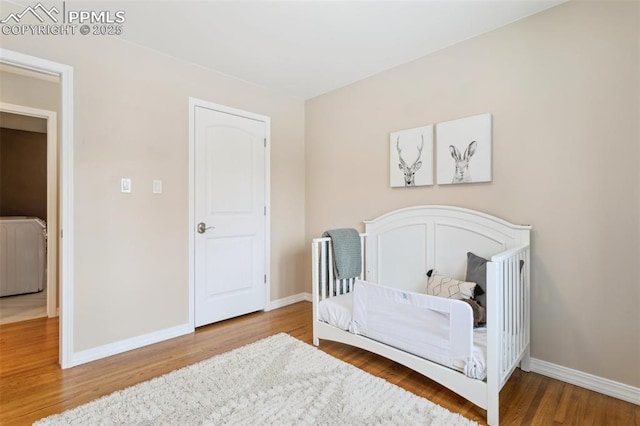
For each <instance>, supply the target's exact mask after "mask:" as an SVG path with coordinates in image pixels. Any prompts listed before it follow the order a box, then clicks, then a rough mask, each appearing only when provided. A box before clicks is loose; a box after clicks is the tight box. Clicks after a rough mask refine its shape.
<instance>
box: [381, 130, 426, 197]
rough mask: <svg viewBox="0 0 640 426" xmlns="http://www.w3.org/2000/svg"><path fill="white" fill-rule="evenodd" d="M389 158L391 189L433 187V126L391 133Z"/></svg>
mask: <svg viewBox="0 0 640 426" xmlns="http://www.w3.org/2000/svg"><path fill="white" fill-rule="evenodd" d="M389 156H390V164H389V179H390V184H391V187H412V186H421V185H433V126H432V125H429V126H424V127H418V128H415V129H408V130H400V131H397V132H392V133H391V135H390V138H389Z"/></svg>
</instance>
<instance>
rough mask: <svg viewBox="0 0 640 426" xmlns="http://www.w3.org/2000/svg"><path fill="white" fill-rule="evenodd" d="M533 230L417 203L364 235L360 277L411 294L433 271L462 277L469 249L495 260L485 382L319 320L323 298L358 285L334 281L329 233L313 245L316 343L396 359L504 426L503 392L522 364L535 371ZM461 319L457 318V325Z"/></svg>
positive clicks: (372, 224) (490, 272)
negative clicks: (531, 282)
mask: <svg viewBox="0 0 640 426" xmlns="http://www.w3.org/2000/svg"><path fill="white" fill-rule="evenodd" d="M530 229H531V228H530V227H529V226H526V225H514V224H510V223H508V222H506V221H504V220H502V219H499V218H496V217H493V216H490V215H487V214H484V213H481V212H477V211H473V210H468V209H463V208H459V207H449V206H417V207H410V208H406V209H401V210H396V211H393V212H390V213H388V214H385V215H383V216H380V217H379V218H377V219H374V220H371V221H365V233H364V234H361V244H362V250H363V256H362V262H363V263H362V265H363V269H362V270H363V276H361V277H360V278H361V279H366V280H368V281H370V282H374V283H378V284H381V285H385V286H393V287H395V288H400V289H401V290H405V291H411V292H423V291H424V286H425V281H426V272H427V271H428V270H429V269H435V270H437V271H438V272H439V273H441V274H445V275H448V276H452V277H456V278H460V279H464V278H465V269H466V260H467V258H466V253H467V252H473V253H475V254H477V255H479V256H482V257H484V258H486V259H489V260H490V261H489V262H487V285H486V286H487V289H486V305H487V306H486V308H487V324H488V327H487V345H486V380H477V379H472V378H470V377H467V376H466V375H464V374H462V373H460V372H459V371H456V370H453V369H451V368H447V367H444V366H442V365H440V364H438V363H435V362H432V361H429V360H427V359H424V358H421V357H418V356H416V355H413V354H411V353H409V352H405V351H402V350H399V349H396V348H394V347H391V346H389V345H386V344H384V343H381V342H379V341H376V340H372V339H369V338H367V337H363V336H360V335H357V334H353V333H350V332H348V331H344V330H342V329H340V328H337V327H334V326H332V325H329V324H327V323H326V322H323V321H321V320H320V317H319V313H318V305H319V304H320V302H321V301H323V300H325V299H327V298H331V297H335V296H339V295H342V294H345V293H348V292H351V291H353V286H354V282H355V279H350V280H336V279H335V277H334V275H333V268H332V267H331V266H330V265H332V262H333V259H332V250H331V240H330V239H329V238H317V239H314V240H313V245H312V256H313V258H312V262H313V277H312V278H313V294H312V297H313V341H314V344H315V345H316V346H317V345H319V343H320V339H324V340H331V341H336V342H341V343H345V344H348V345H351V346H355V347H358V348H362V349H365V350H368V351H371V352H374V353H376V354H379V355H382V356H384V357H386V358H389V359H391V360H394V361H396V362H398V363H400V364H403V365H405V366H407V367H409V368H411V369H413V370H415V371H417V372H419V373H421V374H423V375H425V376H427V377H429V378H431V379H432V380H434V381H436V382H438V383H440V384H442V385H444V386H446V387H447V388H449V389H451V390H452V391H454V392H456V393H457V394H459V395H461V396H462V397H464V398H466V399H467V400H469V401H470V402H472V403H474V404H475V405H477V406H479V407H481V408H483V409H486V410H487V422H488V423H489V424H490V425H498V423H499V393H500V390H501V389H502V387H503V386H504V384H505V383H506V381H507V380H508V379H509V377H510V375H511V373H512V372H513V371H514V369H515V368H516V367H517V366H518V365H519V366H520V368H521V369H522V370H524V371H529V370H530V365H529V364H530V360H529V337H530V335H529V315H530V308H529V293H530V290H529V271H530V254H529V242H530ZM521 265H524V266H523V267H522V266H521ZM425 297H426V296H425ZM429 297H431V296H429ZM456 322H457V321H456V319H455V318H451V323H456ZM469 327H472V324H469Z"/></svg>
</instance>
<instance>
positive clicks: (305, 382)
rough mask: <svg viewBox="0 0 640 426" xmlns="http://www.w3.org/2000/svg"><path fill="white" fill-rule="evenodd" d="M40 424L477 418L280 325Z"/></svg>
mask: <svg viewBox="0 0 640 426" xmlns="http://www.w3.org/2000/svg"><path fill="white" fill-rule="evenodd" d="M35 424H36V425H218V424H224V425H251V426H253V425H316V424H324V425H456V426H457V425H465V426H466V425H475V424H476V423H475V422H472V421H470V420H468V419H466V418H464V417H462V416H460V415H459V414H454V413H452V412H450V411H448V410H446V409H444V408H442V407H440V406H439V405H436V404H434V403H432V402H430V401H429V400H427V399H424V398H421V397H418V396H416V395H414V394H412V393H410V392H407V391H405V390H404V389H402V388H400V387H398V386H395V385H393V384H391V383H389V382H387V381H385V380H383V379H380V378H378V377H375V376H372V375H371V374H369V373H366V372H364V371H362V370H360V369H358V368H356V367H354V366H352V365H350V364H347V363H345V362H343V361H340V360H338V359H336V358H334V357H332V356H330V355H328V354H326V353H324V352H322V351H321V350H319V349H317V348H315V347H313V346H311V345H307V344H306V343H303V342H301V341H299V340H297V339H295V338H293V337H291V336H289V335H287V334H284V333H281V334H277V335H275V336H271V337H268V338H266V339H263V340H260V341H258V342H256V343H253V344H250V345H247V346H244V347H241V348H238V349H235V350H233V351H231V352H227V353H224V354H221V355H218V356H215V357H213V358H211V359H208V360H206V361H202V362H200V363H197V364H194V365H191V366H189V367H185V368H182V369H180V370H176V371H173V372H171V373H169V374H165V375H164V376H160V377H157V378H155V379H152V380H149V381H147V382H143V383H140V384H137V385H135V386H131V387H129V388H127V389H124V390H122V391H118V392H114V393H112V394H111V395H108V396H105V397H103V398H100V399H97V400H95V401H92V402H90V403H88V404H85V405H81V406H80V407H77V408H74V409H72V410H68V411H65V412H64V413H62V414H57V415H53V416H50V417H46V418H44V419H41V420H39V421H38V422H36V423H35Z"/></svg>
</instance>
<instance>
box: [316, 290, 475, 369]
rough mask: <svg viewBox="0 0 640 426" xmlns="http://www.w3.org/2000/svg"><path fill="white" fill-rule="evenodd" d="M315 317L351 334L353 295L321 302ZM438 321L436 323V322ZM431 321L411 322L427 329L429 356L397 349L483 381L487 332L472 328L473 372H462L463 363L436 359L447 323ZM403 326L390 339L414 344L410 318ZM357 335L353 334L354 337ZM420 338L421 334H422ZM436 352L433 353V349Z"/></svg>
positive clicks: (446, 331) (394, 328) (405, 318)
mask: <svg viewBox="0 0 640 426" xmlns="http://www.w3.org/2000/svg"><path fill="white" fill-rule="evenodd" d="M318 315H319V317H320V319H321V320H322V321H324V322H326V323H327V324H330V325H332V326H334V327H337V328H340V329H341V330H345V331H349V332H351V333H354V332H355V327H354V325H353V324H352V318H353V294H352V293H347V294H343V295H340V296H335V297H331V298H328V299H325V300H323V301H321V302H320V303H319V305H318ZM438 318H440V320H438ZM433 319H434V321H428V322H423V321H418V318H416V319H415V322H414V325H415V326H416V327H421V328H422V329H423V330H425V329H428V330H429V331H430V332H432V333H429V334H432V335H433V339H430V341H429V345H430V346H431V347H432V348H431V349H430V350H429V352H428V353H427V352H425V350H424V349H423V348H406V347H402V348H398V349H401V350H404V351H407V352H410V353H413V354H414V355H417V356H420V357H422V358H426V359H429V360H430V361H434V362H437V363H438V364H441V365H444V366H445V367H449V368H452V369H454V370H457V371H460V372H461V373H464V374H466V375H467V376H469V377H471V378H473V379H479V380H484V379H485V378H486V376H487V363H486V359H487V329H486V327H482V328H476V329H474V331H473V354H472V361H471V363H470V364H472V365H473V366H474V368H466V367H467V365H466V364H467V363H466V362H464V361H461V360H459V361H448V360H447V359H446V357H441V356H438V351H437V346H438V345H439V344H440V345H442V342H444V341H446V338H445V337H444V336H445V335H447V334H448V326H449V325H448V324H449V322H448V319H447V318H446V317H444V316H442V315H440V314H437V313H434V317H433ZM403 321H404V322H405V326H404V327H393V333H394V338H397V339H398V340H400V341H415V340H418V339H417V338H416V336H415V335H412V330H414V327H407V326H406V321H412V318H411V317H410V316H408V317H403ZM356 334H357V333H356ZM422 336H423V337H424V333H423V334H422ZM434 347H435V348H436V350H435V351H434V350H433V348H434ZM442 351H446V348H445V347H442Z"/></svg>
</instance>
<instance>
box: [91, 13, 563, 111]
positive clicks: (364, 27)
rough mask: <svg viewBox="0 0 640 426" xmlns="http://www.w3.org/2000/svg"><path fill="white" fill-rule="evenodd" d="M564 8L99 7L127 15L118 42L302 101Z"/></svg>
mask: <svg viewBox="0 0 640 426" xmlns="http://www.w3.org/2000/svg"><path fill="white" fill-rule="evenodd" d="M563 1H565V0H536V1H525V0H498V1H485V0H471V1H451V0H442V1H411V2H406V1H332V2H329V1H315V2H311V1H289V2H281V1H253V2H247V1H242V2H238V1H235V2H233V1H207V2H203V1H200V2H195V1H164V2H140V1H138V2H109V3H104V5H105V6H107V5H108V6H107V7H106V8H107V9H111V10H114V9H115V7H116V6H117V7H118V8H121V9H122V10H124V11H125V12H126V19H127V20H126V22H125V24H124V34H123V35H122V36H121V38H123V39H125V40H128V41H130V42H133V43H136V44H139V45H142V46H146V47H149V48H152V49H155V50H158V51H161V52H164V53H167V54H169V55H171V56H174V57H177V58H181V59H184V60H187V61H190V62H193V63H196V64H199V65H202V66H204V67H206V68H210V69H214V70H216V71H219V72H221V73H224V74H227V75H230V76H233V77H237V78H239V79H242V80H245V81H248V82H252V83H255V84H257V85H260V86H264V87H269V88H272V89H275V90H278V91H281V92H284V93H286V94H289V95H291V96H295V97H299V98H303V99H308V98H312V97H314V96H317V95H320V94H323V93H326V92H328V91H331V90H333V89H336V88H339V87H342V86H345V85H348V84H350V83H353V82H355V81H357V80H360V79H363V78H365V77H368V76H371V75H373V74H377V73H379V72H381V71H384V70H387V69H390V68H393V67H395V66H397V65H400V64H403V63H406V62H409V61H411V60H414V59H417V58H419V57H421V56H424V55H426V54H428V53H431V52H434V51H436V50H439V49H442V48H444V47H447V46H450V45H452V44H454V43H457V42H460V41H462V40H465V39H468V38H470V37H474V36H476V35H478V34H482V33H484V32H487V31H490V30H492V29H495V28H498V27H501V26H504V25H506V24H509V23H511V22H514V21H516V20H518V19H521V18H523V17H526V16H529V15H532V14H535V13H537V12H540V11H542V10H544V9H548V8H550V7H553V6H556V5H558V4H560V3H562V2H563ZM92 8H93V9H95V4H94V6H93V7H92Z"/></svg>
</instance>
